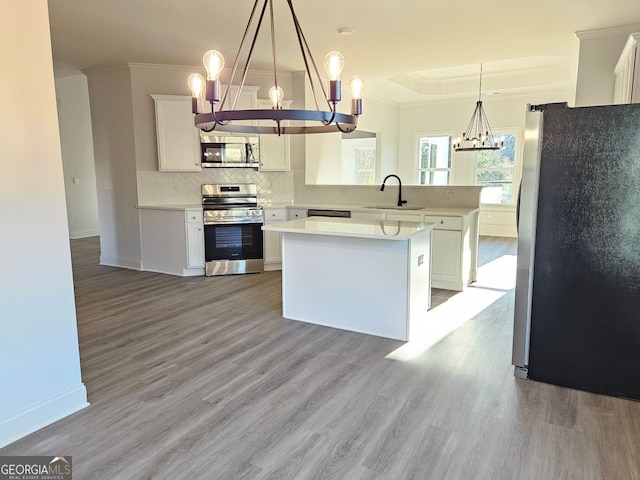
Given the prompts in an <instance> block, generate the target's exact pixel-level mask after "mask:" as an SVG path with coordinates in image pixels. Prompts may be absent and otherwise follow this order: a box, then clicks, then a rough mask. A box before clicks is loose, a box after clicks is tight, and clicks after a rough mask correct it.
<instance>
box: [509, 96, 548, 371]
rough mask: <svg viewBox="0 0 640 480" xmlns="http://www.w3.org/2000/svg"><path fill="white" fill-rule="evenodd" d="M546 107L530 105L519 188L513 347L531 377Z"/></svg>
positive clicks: (515, 362) (517, 367) (522, 368)
mask: <svg viewBox="0 0 640 480" xmlns="http://www.w3.org/2000/svg"><path fill="white" fill-rule="evenodd" d="M542 119H543V109H537V108H532V107H531V106H530V105H527V114H526V118H525V134H524V149H523V165H522V180H521V182H520V188H519V190H518V204H517V210H516V213H517V225H518V259H517V272H516V291H515V302H514V314H513V350H512V358H511V363H512V364H513V365H514V366H515V375H516V376H517V377H520V378H526V377H527V366H528V364H529V340H530V332H531V299H532V293H533V292H532V290H533V264H534V258H535V236H536V217H537V206H538V180H539V177H540V142H541V139H542Z"/></svg>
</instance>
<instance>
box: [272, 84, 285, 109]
mask: <svg viewBox="0 0 640 480" xmlns="http://www.w3.org/2000/svg"><path fill="white" fill-rule="evenodd" d="M283 98H284V90H283V89H282V87H271V88H270V89H269V99H271V104H272V105H273V108H282V99H283Z"/></svg>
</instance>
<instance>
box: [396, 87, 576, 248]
mask: <svg viewBox="0 0 640 480" xmlns="http://www.w3.org/2000/svg"><path fill="white" fill-rule="evenodd" d="M573 97H574V92H573V90H566V91H559V92H555V93H554V92H549V93H544V94H530V95H527V96H517V97H516V96H504V97H500V96H495V97H488V98H484V99H483V107H484V109H485V112H486V114H487V117H488V119H489V122H490V124H491V128H492V129H493V130H494V132H495V131H499V130H500V129H509V130H516V131H520V132H522V131H523V128H524V119H525V111H526V105H527V103H531V104H541V103H550V102H568V103H571V101H572V99H573ZM475 103H476V99H472V98H469V99H466V100H456V101H451V102H440V103H428V104H427V103H424V104H416V105H402V106H401V107H400V121H399V132H400V134H399V137H398V163H399V165H398V170H399V172H400V177H401V178H402V179H403V183H405V182H406V183H407V184H412V183H413V184H415V183H417V182H418V177H417V170H416V165H417V160H416V158H417V157H416V155H417V153H416V134H417V133H422V134H425V133H429V134H450V135H453V136H454V138H455V137H457V136H460V134H461V133H462V130H463V129H464V128H466V126H467V124H468V123H469V119H470V118H471V114H472V113H473V110H474V108H475ZM517 148H518V147H517ZM518 150H519V151H518V154H517V155H518V157H517V161H518V160H520V161H521V158H522V142H520V146H519V148H518ZM452 170H453V172H452V181H453V184H456V185H473V184H474V183H475V154H474V153H473V152H452ZM516 177H517V181H518V182H519V178H520V170H519V167H518V169H517V172H516ZM514 189H515V190H517V185H515V188H514ZM480 233H481V235H500V236H515V235H516V216H515V205H510V206H501V205H491V206H490V205H482V206H481V211H480Z"/></svg>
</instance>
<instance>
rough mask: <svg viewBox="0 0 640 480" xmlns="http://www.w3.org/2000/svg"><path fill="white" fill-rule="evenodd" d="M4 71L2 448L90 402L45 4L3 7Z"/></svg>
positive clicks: (19, 2) (0, 118)
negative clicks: (82, 361) (80, 347)
mask: <svg viewBox="0 0 640 480" xmlns="http://www.w3.org/2000/svg"><path fill="white" fill-rule="evenodd" d="M0 62H1V64H2V69H3V74H2V75H0V104H2V109H1V110H0V126H1V128H0V132H2V141H1V142H0V162H2V175H0V218H2V225H3V229H4V230H3V240H2V242H1V243H0V264H1V265H2V268H1V269H0V331H1V332H2V333H1V334H0V379H2V381H1V386H0V447H1V446H3V445H6V444H7V443H10V442H12V441H14V440H16V439H18V438H19V437H21V436H24V435H26V434H28V433H31V432H32V431H35V430H37V429H39V428H41V427H43V426H45V425H47V424H49V423H52V422H54V421H56V420H58V419H60V418H62V417H64V416H66V415H69V414H71V413H73V412H75V411H77V410H79V409H81V408H84V407H85V406H87V396H86V390H85V387H84V385H83V383H82V379H81V375H80V358H79V352H78V337H77V327H76V316H75V303H74V297H73V279H72V272H71V256H70V251H69V231H68V228H67V215H66V209H65V196H64V184H63V175H62V157H61V152H60V137H59V132H58V121H57V113H56V96H55V89H54V80H53V65H52V60H51V41H50V36H49V19H48V11H47V2H46V1H45V0H30V1H28V2H25V1H23V0H4V1H3V2H2V16H0ZM11 72H13V73H11Z"/></svg>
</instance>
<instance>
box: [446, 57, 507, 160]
mask: <svg viewBox="0 0 640 480" xmlns="http://www.w3.org/2000/svg"><path fill="white" fill-rule="evenodd" d="M481 98H482V64H480V89H479V92H478V101H477V102H476V109H475V110H474V111H473V114H472V115H471V120H469V125H468V126H467V130H466V131H465V132H464V133H463V134H462V138H460V137H458V138H456V139H455V141H454V142H453V149H454V150H455V151H456V152H467V151H473V150H498V149H500V148H502V146H503V145H504V140H503V139H501V138H497V137H495V136H494V135H493V132H492V131H491V126H490V125H489V120H488V119H487V114H486V113H484V109H483V108H482V99H481Z"/></svg>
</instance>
